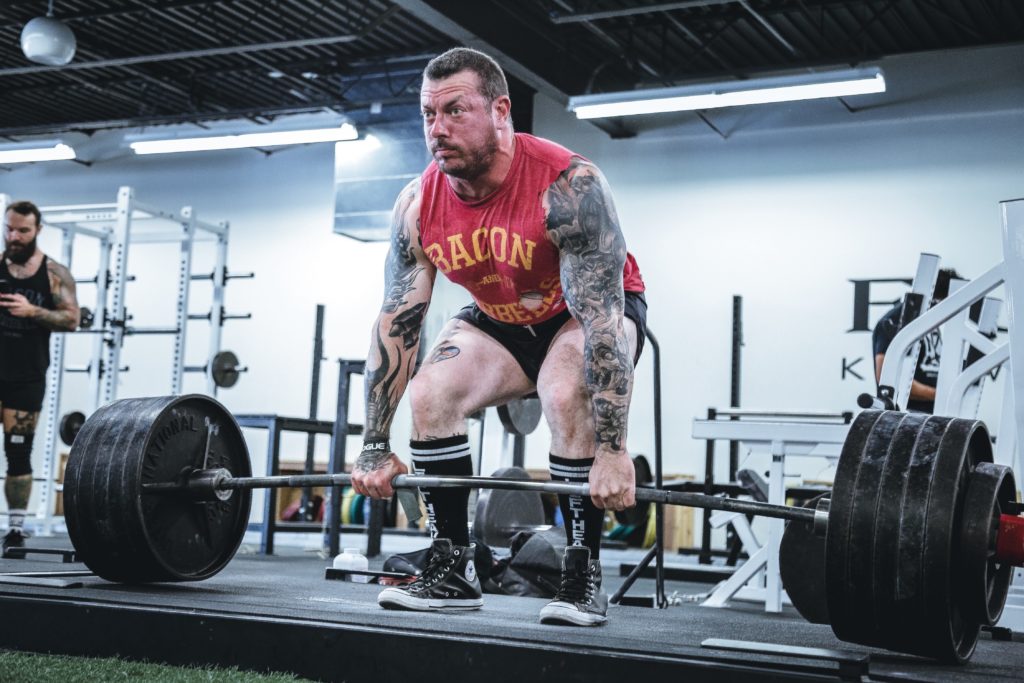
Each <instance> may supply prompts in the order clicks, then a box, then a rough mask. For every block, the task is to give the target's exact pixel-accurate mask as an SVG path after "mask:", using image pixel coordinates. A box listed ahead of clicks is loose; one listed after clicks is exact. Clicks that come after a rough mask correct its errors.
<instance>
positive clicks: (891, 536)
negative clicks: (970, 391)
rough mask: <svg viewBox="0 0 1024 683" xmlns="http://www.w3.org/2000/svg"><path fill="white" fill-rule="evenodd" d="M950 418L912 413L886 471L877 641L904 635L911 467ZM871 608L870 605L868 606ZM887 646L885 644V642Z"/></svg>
mask: <svg viewBox="0 0 1024 683" xmlns="http://www.w3.org/2000/svg"><path fill="white" fill-rule="evenodd" d="M945 425H946V422H945V421H944V420H942V419H936V418H931V416H930V415H927V414H924V413H909V414H907V416H906V417H905V418H904V420H903V422H902V423H901V424H900V428H899V430H898V431H897V434H896V439H897V440H898V441H899V444H898V445H897V444H896V443H895V442H894V444H893V447H892V448H890V450H889V457H888V458H887V460H886V462H885V467H884V469H883V471H882V478H881V482H880V484H879V489H878V507H877V509H876V519H875V522H874V538H873V540H872V546H873V555H872V567H871V570H872V576H873V578H872V583H873V585H874V591H873V599H874V604H873V605H872V606H871V609H872V610H873V612H874V628H875V631H876V633H875V642H878V643H896V642H899V641H900V639H901V638H902V637H903V634H902V633H901V630H900V627H899V621H898V610H897V608H896V593H897V587H896V564H897V559H898V553H899V543H900V529H901V520H902V518H903V501H904V495H905V492H906V491H905V488H906V482H907V470H908V468H909V467H910V462H911V460H912V458H913V456H914V451H915V449H918V448H920V449H924V450H925V451H929V452H934V450H935V449H936V448H937V447H938V443H939V439H940V438H941V437H942V433H943V431H944V430H945ZM866 608H867V607H866ZM883 646H884V645H883Z"/></svg>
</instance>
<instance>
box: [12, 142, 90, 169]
mask: <svg viewBox="0 0 1024 683" xmlns="http://www.w3.org/2000/svg"><path fill="white" fill-rule="evenodd" d="M74 158H75V150H74V148H72V147H71V146H70V145H65V144H64V143H62V142H52V143H49V142H39V141H35V142H32V143H26V144H25V145H24V146H19V147H13V148H12V147H5V148H2V149H0V164H21V163H26V162H29V161H57V160H60V159H74Z"/></svg>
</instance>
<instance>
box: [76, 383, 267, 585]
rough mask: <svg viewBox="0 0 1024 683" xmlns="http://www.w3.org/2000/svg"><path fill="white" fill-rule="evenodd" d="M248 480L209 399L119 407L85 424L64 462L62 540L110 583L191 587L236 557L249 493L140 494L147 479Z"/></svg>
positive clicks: (237, 435) (231, 424)
mask: <svg viewBox="0 0 1024 683" xmlns="http://www.w3.org/2000/svg"><path fill="white" fill-rule="evenodd" d="M221 467H223V468H226V469H228V470H229V471H230V472H231V473H232V475H233V476H239V477H245V476H250V474H251V470H250V468H249V459H248V452H247V450H246V447H245V442H244V440H243V439H242V434H241V431H240V430H239V428H238V425H237V423H236V422H235V421H234V418H233V417H232V416H231V414H230V413H229V412H228V411H227V410H226V409H225V408H224V407H223V406H221V405H220V404H219V403H217V402H216V401H214V400H213V399H211V398H209V397H207V396H198V395H190V396H181V397H175V396H171V397H159V398H145V399H128V400H124V401H116V402H114V403H111V404H109V405H107V406H104V407H103V408H101V409H99V410H98V411H96V413H94V414H93V416H92V417H90V418H89V420H87V421H86V423H85V425H83V427H82V430H81V431H80V432H79V435H78V438H77V439H76V441H75V445H74V446H73V447H72V449H71V455H70V457H69V458H68V466H67V471H66V474H65V483H64V498H65V507H66V512H65V514H66V520H67V525H68V534H69V536H70V537H71V541H72V543H73V545H74V546H75V549H76V550H77V551H78V554H79V556H80V557H81V558H82V560H83V561H84V562H85V564H86V565H87V566H88V567H89V568H90V569H91V570H92V571H94V572H96V574H98V575H99V576H102V577H103V578H106V579H108V580H111V581H123V582H131V583H140V582H150V581H194V580H200V579H204V578H207V577H209V576H212V575H213V574H216V573H217V572H218V571H220V570H221V569H222V568H223V567H224V565H225V564H227V562H228V561H229V560H230V559H231V557H233V556H234V553H235V551H236V550H237V548H238V545H239V543H240V542H241V540H242V536H243V535H244V533H245V528H246V524H247V522H248V518H249V505H250V494H249V492H248V491H245V490H237V491H235V492H234V493H233V494H232V495H231V497H230V498H229V499H228V500H226V501H222V500H217V501H213V502H196V501H194V500H191V499H188V498H185V497H182V496H176V495H168V494H162V495H161V494H147V493H144V492H143V484H145V483H151V482H152V483H163V482H171V481H177V480H179V479H180V478H181V477H182V476H183V475H184V474H185V473H187V472H189V471H190V470H192V469H199V468H221Z"/></svg>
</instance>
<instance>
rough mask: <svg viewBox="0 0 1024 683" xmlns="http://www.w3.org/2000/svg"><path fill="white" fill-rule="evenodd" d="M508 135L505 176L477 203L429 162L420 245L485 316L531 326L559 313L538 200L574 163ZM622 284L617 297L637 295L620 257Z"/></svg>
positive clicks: (635, 278) (543, 144)
mask: <svg viewBox="0 0 1024 683" xmlns="http://www.w3.org/2000/svg"><path fill="white" fill-rule="evenodd" d="M515 135H516V149H515V156H514V157H513V159H512V165H511V167H510V168H509V171H508V175H507V176H506V177H505V180H504V181H502V184H501V187H499V188H498V189H497V190H496V191H495V192H493V193H491V194H490V195H489V196H487V197H485V198H484V199H481V200H478V201H474V202H467V201H464V200H462V199H460V198H459V196H458V195H457V194H455V191H454V190H453V189H452V188H451V185H449V183H448V180H447V179H446V178H445V175H444V174H443V173H442V172H441V170H440V169H439V168H438V167H437V163H436V162H432V163H431V164H430V166H428V167H427V170H426V171H424V172H423V176H422V179H421V181H422V182H421V196H422V200H421V204H420V242H421V244H422V245H423V251H424V253H425V254H426V255H427V258H429V259H430V261H431V263H433V264H434V265H435V266H436V267H437V269H438V270H440V271H441V272H442V273H444V274H445V275H446V276H447V277H448V279H449V280H451V281H452V282H454V283H456V284H459V285H462V286H463V287H465V288H466V289H467V290H468V291H469V293H470V295H472V297H473V300H474V301H476V304H477V305H478V306H479V307H480V310H482V311H483V312H484V313H485V314H487V315H488V316H490V317H492V318H494V319H495V320H500V321H501V322H504V323H513V324H518V325H535V324H537V323H540V322H543V321H545V320H547V319H549V318H551V317H553V316H555V315H557V314H558V313H561V312H562V311H564V310H565V308H566V304H565V300H564V299H563V298H562V283H561V280H560V278H559V275H558V249H557V247H555V245H554V244H553V243H552V242H551V239H550V238H549V237H548V230H547V224H546V222H545V220H544V206H543V204H542V202H541V199H542V197H543V194H544V192H545V191H546V190H547V189H548V187H550V186H551V184H552V183H553V182H555V180H556V179H557V178H558V176H559V175H561V173H562V172H563V171H564V170H565V169H566V168H568V167H569V162H570V160H571V159H572V158H573V157H576V156H579V155H577V154H574V153H573V152H570V151H569V150H567V149H566V148H564V147H562V146H561V145H557V144H555V143H554V142H551V141H550V140H545V139H543V138H536V137H533V136H532V135H527V134H525V133H516V134H515ZM622 280H623V287H624V289H625V291H627V292H642V291H644V283H643V279H642V278H641V277H640V271H639V269H638V268H637V265H636V261H635V260H634V258H633V256H632V254H628V253H627V254H626V265H625V268H624V269H623V277H622ZM524 302H525V303H524Z"/></svg>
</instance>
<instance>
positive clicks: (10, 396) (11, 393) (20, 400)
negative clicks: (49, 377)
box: [0, 379, 46, 413]
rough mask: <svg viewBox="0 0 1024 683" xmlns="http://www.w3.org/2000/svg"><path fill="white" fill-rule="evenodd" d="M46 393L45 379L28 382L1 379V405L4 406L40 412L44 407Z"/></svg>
mask: <svg viewBox="0 0 1024 683" xmlns="http://www.w3.org/2000/svg"><path fill="white" fill-rule="evenodd" d="M45 395H46V380H45V379H40V380H29V381H27V382H22V381H17V382H16V381H8V380H0V406H3V407H4V408H8V409H10V410H24V411H27V412H30V413H38V412H39V411H41V410H42V409H43V397H44V396H45Z"/></svg>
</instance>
